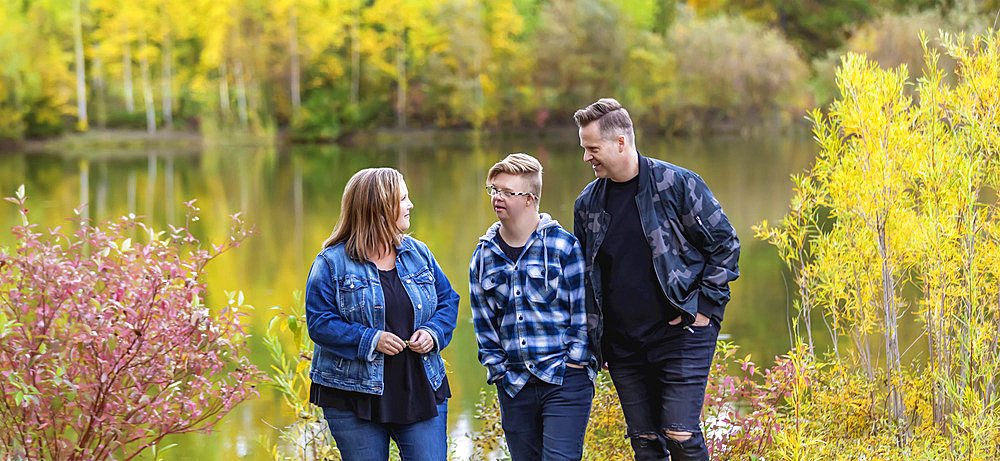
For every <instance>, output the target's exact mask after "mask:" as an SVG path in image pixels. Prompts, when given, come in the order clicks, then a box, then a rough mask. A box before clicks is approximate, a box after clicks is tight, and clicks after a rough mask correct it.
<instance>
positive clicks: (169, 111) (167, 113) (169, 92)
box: [162, 31, 174, 128]
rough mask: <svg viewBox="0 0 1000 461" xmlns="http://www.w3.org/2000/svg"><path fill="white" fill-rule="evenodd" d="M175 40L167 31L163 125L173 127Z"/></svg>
mask: <svg viewBox="0 0 1000 461" xmlns="http://www.w3.org/2000/svg"><path fill="white" fill-rule="evenodd" d="M172 53H173V41H172V40H171V38H170V31H167V33H166V34H165V36H164V38H163V69H162V71H163V98H162V99H163V125H164V126H165V127H168V128H169V127H172V126H173V125H174V101H173V98H174V94H173V80H174V78H173V62H172V60H173V57H172V56H171V54H172Z"/></svg>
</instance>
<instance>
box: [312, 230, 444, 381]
mask: <svg viewBox="0 0 1000 461" xmlns="http://www.w3.org/2000/svg"><path fill="white" fill-rule="evenodd" d="M396 253H397V254H396V269H397V271H398V274H399V278H400V280H401V281H402V282H403V288H404V289H405V290H406V294H407V295H409V297H410V301H411V302H412V303H413V321H414V329H415V330H416V329H424V330H427V332H428V333H430V335H431V336H432V337H433V338H434V345H435V349H434V350H432V351H430V352H428V353H426V354H423V362H424V371H425V372H427V379H428V380H429V381H430V383H431V386H433V387H434V388H435V389H437V388H438V387H440V386H441V382H442V381H443V380H444V373H445V371H444V361H443V360H442V359H441V350H442V349H444V348H445V346H447V345H448V343H449V342H450V341H451V334H452V331H453V330H454V329H455V324H456V322H457V317H458V293H456V292H455V290H453V289H452V288H451V284H450V283H448V279H447V278H446V277H445V275H444V273H443V272H442V271H441V267H440V266H438V263H437V261H436V260H435V259H434V255H432V254H431V252H430V250H428V249H427V245H424V243H423V242H420V241H419V240H416V239H414V238H411V237H403V240H402V242H401V243H400V245H399V246H398V247H396ZM384 304H385V298H384V295H383V293H382V287H381V285H380V283H379V276H378V268H377V267H376V266H375V264H374V263H372V262H371V261H354V260H351V259H350V258H348V257H347V254H346V252H345V244H344V243H343V242H341V243H339V244H337V245H333V246H330V247H327V248H325V249H323V251H321V252H320V253H319V255H317V256H316V260H315V261H314V262H313V265H312V269H310V270H309V279H308V282H307V283H306V325H307V327H308V329H309V338H311V339H312V340H313V342H314V343H315V344H316V346H315V348H314V350H313V358H312V369H311V371H310V373H309V379H311V380H312V381H313V382H315V383H318V384H322V385H324V386H327V387H332V388H336V389H344V390H349V391H356V392H363V393H366V394H376V395H381V394H382V389H383V386H384V383H383V382H382V372H383V354H382V353H381V352H378V351H376V350H375V345H376V344H378V339H379V337H380V336H381V334H382V332H383V330H384V329H385V310H384V309H383V306H384ZM401 339H403V340H406V339H409V338H401Z"/></svg>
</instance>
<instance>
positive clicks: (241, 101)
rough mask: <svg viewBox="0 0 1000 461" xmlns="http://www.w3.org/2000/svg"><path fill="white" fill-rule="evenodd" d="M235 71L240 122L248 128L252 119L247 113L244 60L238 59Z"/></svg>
mask: <svg viewBox="0 0 1000 461" xmlns="http://www.w3.org/2000/svg"><path fill="white" fill-rule="evenodd" d="M233 67H235V69H234V71H235V73H236V75H235V76H234V77H235V78H236V106H237V109H238V110H239V116H240V123H241V124H242V125H243V127H244V128H246V126H247V124H248V123H249V121H250V116H249V114H248V113H247V84H246V81H245V80H244V78H243V61H241V60H240V59H237V60H236V62H235V63H234V65H233Z"/></svg>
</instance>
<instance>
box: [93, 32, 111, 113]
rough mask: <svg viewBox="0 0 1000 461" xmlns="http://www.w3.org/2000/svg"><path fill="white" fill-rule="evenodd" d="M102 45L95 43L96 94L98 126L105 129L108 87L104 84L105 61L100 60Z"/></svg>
mask: <svg viewBox="0 0 1000 461" xmlns="http://www.w3.org/2000/svg"><path fill="white" fill-rule="evenodd" d="M100 49H101V44H100V43H94V51H95V53H94V93H95V96H96V97H97V100H96V101H94V103H95V104H96V105H97V107H96V110H97V126H98V127H99V128H104V126H105V122H107V120H108V106H107V88H106V87H107V85H106V84H105V82H104V60H103V59H101V58H100V56H101V53H100Z"/></svg>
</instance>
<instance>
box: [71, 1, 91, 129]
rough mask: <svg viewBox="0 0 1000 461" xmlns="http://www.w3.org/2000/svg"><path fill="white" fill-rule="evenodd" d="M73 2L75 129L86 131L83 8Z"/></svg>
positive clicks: (77, 2) (76, 2) (78, 2)
mask: <svg viewBox="0 0 1000 461" xmlns="http://www.w3.org/2000/svg"><path fill="white" fill-rule="evenodd" d="M80 2H81V0H73V51H74V55H75V62H76V66H75V67H76V128H77V129H78V130H80V131H86V130H87V125H88V121H87V69H86V63H85V62H84V59H83V18H82V15H83V11H82V8H83V6H82V5H81V4H80Z"/></svg>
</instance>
